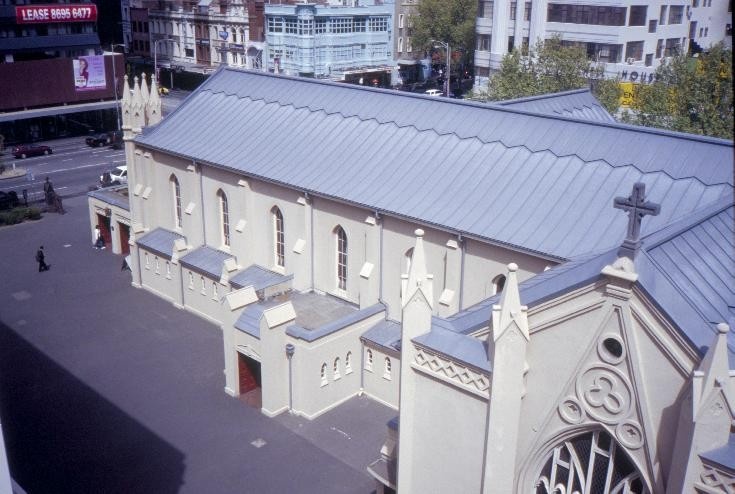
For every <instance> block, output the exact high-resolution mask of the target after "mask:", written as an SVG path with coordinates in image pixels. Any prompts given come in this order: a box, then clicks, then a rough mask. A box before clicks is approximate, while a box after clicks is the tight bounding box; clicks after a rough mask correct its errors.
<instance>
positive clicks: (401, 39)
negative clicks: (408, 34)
mask: <svg viewBox="0 0 735 494" xmlns="http://www.w3.org/2000/svg"><path fill="white" fill-rule="evenodd" d="M401 17H402V16H401ZM402 51H403V38H398V52H399V53H400V52H402Z"/></svg>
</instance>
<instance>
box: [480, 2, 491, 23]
mask: <svg viewBox="0 0 735 494" xmlns="http://www.w3.org/2000/svg"><path fill="white" fill-rule="evenodd" d="M477 17H484V18H485V19H489V20H492V18H493V0H480V3H479V4H478V9H477Z"/></svg>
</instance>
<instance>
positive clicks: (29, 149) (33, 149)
mask: <svg viewBox="0 0 735 494" xmlns="http://www.w3.org/2000/svg"><path fill="white" fill-rule="evenodd" d="M53 152H54V151H53V150H52V149H51V148H50V147H48V146H44V145H36V144H22V145H20V146H15V147H14V148H13V156H15V157H16V158H27V157H28V156H41V155H44V154H51V153H53Z"/></svg>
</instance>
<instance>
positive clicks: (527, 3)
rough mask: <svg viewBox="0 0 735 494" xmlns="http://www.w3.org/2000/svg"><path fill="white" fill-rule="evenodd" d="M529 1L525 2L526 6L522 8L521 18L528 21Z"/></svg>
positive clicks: (529, 17) (529, 13)
mask: <svg viewBox="0 0 735 494" xmlns="http://www.w3.org/2000/svg"><path fill="white" fill-rule="evenodd" d="M531 8H532V7H531V2H526V6H525V8H524V9H523V20H524V21H530V20H531Z"/></svg>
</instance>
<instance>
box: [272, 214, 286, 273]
mask: <svg viewBox="0 0 735 494" xmlns="http://www.w3.org/2000/svg"><path fill="white" fill-rule="evenodd" d="M271 213H272V214H273V262H274V264H275V265H276V266H279V267H281V268H282V267H284V266H285V265H286V240H285V234H284V231H283V214H282V213H281V210H280V209H278V208H277V207H275V206H274V207H273V209H272V210H271Z"/></svg>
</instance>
